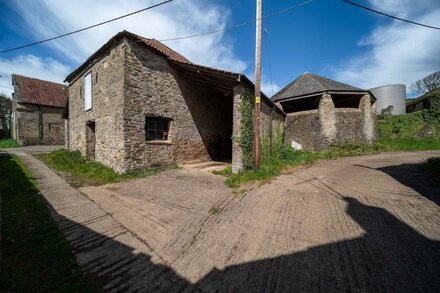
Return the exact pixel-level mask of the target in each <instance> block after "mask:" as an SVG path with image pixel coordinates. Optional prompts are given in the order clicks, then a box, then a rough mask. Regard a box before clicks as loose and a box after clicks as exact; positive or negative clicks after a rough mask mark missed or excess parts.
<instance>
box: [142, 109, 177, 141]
mask: <svg viewBox="0 0 440 293" xmlns="http://www.w3.org/2000/svg"><path fill="white" fill-rule="evenodd" d="M159 121H160V123H161V124H158V122H159ZM171 121H172V119H170V118H167V117H161V116H151V115H146V116H145V125H144V130H145V141H146V142H147V143H170V142H171V139H170V128H171ZM150 122H153V123H154V124H155V125H154V127H153V128H150ZM151 132H155V134H154V135H153V137H151V136H150V135H149V133H151ZM158 133H162V135H161V136H160V135H158Z"/></svg>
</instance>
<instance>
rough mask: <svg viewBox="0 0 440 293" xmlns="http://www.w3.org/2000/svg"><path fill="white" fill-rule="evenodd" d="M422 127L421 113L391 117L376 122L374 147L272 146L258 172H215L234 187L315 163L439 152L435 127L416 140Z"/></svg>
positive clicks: (432, 126)
mask: <svg viewBox="0 0 440 293" xmlns="http://www.w3.org/2000/svg"><path fill="white" fill-rule="evenodd" d="M424 125H425V120H424V118H423V112H415V113H410V114H405V115H398V116H392V117H388V118H386V119H381V120H379V121H378V125H377V128H378V140H377V141H376V143H375V144H373V145H352V146H345V147H338V148H333V149H330V150H327V151H322V152H312V151H294V150H292V149H291V148H289V147H285V146H281V147H275V149H277V148H278V149H279V151H277V152H275V154H274V155H272V156H268V155H266V156H263V159H262V163H261V167H260V169H259V170H257V171H254V170H245V171H242V172H240V173H238V174H232V170H231V169H230V168H229V169H225V170H223V171H219V172H215V174H219V175H223V176H225V177H226V180H225V182H226V184H227V185H228V186H230V187H232V188H237V187H239V186H240V185H242V184H245V183H249V182H253V181H260V182H265V181H268V180H270V179H272V178H274V177H275V176H277V175H278V174H280V173H281V172H282V171H283V170H286V169H291V168H294V167H297V166H302V165H310V164H312V163H314V162H316V161H318V160H326V159H334V158H339V157H347V156H356V155H366V154H375V153H379V152H390V151H421V150H440V130H439V129H438V126H436V124H432V123H431V124H428V125H429V126H430V128H431V129H432V131H433V135H432V136H430V137H423V138H417V137H416V134H417V133H418V131H419V130H420V129H422V128H423V127H424Z"/></svg>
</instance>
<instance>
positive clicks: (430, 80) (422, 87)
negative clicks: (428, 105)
mask: <svg viewBox="0 0 440 293" xmlns="http://www.w3.org/2000/svg"><path fill="white" fill-rule="evenodd" d="M438 88H440V71H437V72H434V73H432V74H430V75H428V76H426V77H424V78H422V79H419V80H418V81H416V82H415V83H413V84H412V85H411V90H412V91H413V92H415V93H417V94H426V93H430V92H432V91H434V90H436V89H438Z"/></svg>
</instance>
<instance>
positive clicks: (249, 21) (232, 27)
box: [158, 0, 313, 42]
mask: <svg viewBox="0 0 440 293" xmlns="http://www.w3.org/2000/svg"><path fill="white" fill-rule="evenodd" d="M312 1H313V0H308V1H306V2H303V3H300V4H297V5H294V6H290V7H287V8H285V9H282V10H279V11H276V12H273V13H271V14H268V15H263V17H262V18H261V19H266V18H269V17H272V16H275V15H279V14H282V13H286V12H289V11H290V10H293V9H295V8H298V7H301V6H304V5H306V4H309V3H310V2H312ZM256 21H257V19H250V20H247V21H245V22H242V23H238V24H235V25H231V26H228V27H225V28H220V29H216V30H213V31H209V32H204V33H199V34H194V35H187V36H182V37H175V38H169V39H162V40H158V41H159V42H168V41H177V40H183V39H189V38H195V37H200V36H205V35H210V34H215V33H219V32H224V31H228V30H232V29H236V28H239V27H242V26H245V25H248V24H250V23H254V22H256Z"/></svg>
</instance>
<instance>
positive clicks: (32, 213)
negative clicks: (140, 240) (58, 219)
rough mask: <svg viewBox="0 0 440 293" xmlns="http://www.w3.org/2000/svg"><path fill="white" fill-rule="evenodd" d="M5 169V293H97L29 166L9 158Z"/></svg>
mask: <svg viewBox="0 0 440 293" xmlns="http://www.w3.org/2000/svg"><path fill="white" fill-rule="evenodd" d="M0 166H1V168H0V194H1V195H2V198H1V236H2V237H1V239H2V242H1V252H2V260H1V264H0V265H1V274H0V291H1V292H94V291H95V290H94V289H93V288H90V287H88V285H87V284H86V283H85V281H84V278H83V275H82V272H81V269H80V268H79V266H78V264H77V263H76V262H75V258H74V255H73V253H72V249H71V247H70V244H69V242H68V241H67V240H65V239H64V237H63V235H62V233H61V232H60V230H59V229H58V227H57V225H56V223H55V222H54V220H53V219H52V217H51V216H50V214H49V210H48V207H47V202H46V201H45V200H44V198H42V197H41V195H40V194H39V191H38V189H37V185H36V182H35V181H34V179H33V178H32V176H31V175H30V173H29V172H28V170H27V169H26V167H25V166H24V165H23V163H22V162H21V161H20V160H19V159H18V158H16V157H15V156H10V155H6V154H3V155H0Z"/></svg>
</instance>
